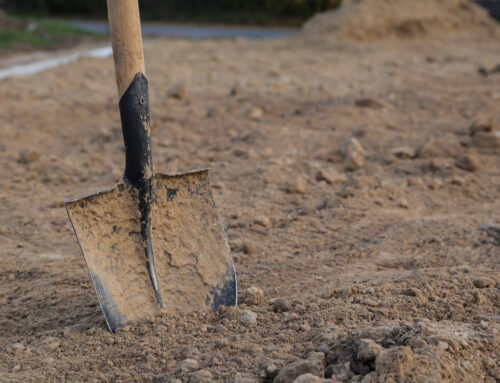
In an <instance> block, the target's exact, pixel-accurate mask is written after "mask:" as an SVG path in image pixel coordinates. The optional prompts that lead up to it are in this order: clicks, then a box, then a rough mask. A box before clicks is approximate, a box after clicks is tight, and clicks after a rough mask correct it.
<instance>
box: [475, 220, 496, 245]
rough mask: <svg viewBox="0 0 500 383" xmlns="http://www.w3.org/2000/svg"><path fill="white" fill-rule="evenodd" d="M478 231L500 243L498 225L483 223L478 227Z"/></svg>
mask: <svg viewBox="0 0 500 383" xmlns="http://www.w3.org/2000/svg"><path fill="white" fill-rule="evenodd" d="M479 231H484V232H485V233H486V234H488V235H489V236H490V237H492V238H495V239H496V240H497V241H499V242H500V225H497V224H495V223H485V224H482V225H481V226H479Z"/></svg>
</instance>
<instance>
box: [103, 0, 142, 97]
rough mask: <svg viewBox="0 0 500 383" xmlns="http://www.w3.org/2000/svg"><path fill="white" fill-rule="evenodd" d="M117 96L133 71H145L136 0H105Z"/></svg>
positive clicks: (132, 75) (130, 77)
mask: <svg viewBox="0 0 500 383" xmlns="http://www.w3.org/2000/svg"><path fill="white" fill-rule="evenodd" d="M107 2H108V18H109V26H110V31H111V42H112V46H113V57H114V61H115V74H116V83H117V85H118V99H121V97H122V96H123V93H125V91H126V90H127V88H128V86H129V85H130V83H131V82H132V80H133V79H134V77H135V75H136V74H137V73H143V74H145V67H144V52H143V48H142V33H141V18H140V16H139V1H138V0H107Z"/></svg>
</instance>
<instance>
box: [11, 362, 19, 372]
mask: <svg viewBox="0 0 500 383" xmlns="http://www.w3.org/2000/svg"><path fill="white" fill-rule="evenodd" d="M20 370H21V365H20V364H16V365H15V366H14V367H12V370H10V371H11V372H17V371H20Z"/></svg>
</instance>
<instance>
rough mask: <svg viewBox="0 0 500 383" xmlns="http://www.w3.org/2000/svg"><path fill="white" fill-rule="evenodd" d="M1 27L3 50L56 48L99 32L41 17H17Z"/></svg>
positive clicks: (0, 35) (93, 35)
mask: <svg viewBox="0 0 500 383" xmlns="http://www.w3.org/2000/svg"><path fill="white" fill-rule="evenodd" d="M9 24H10V25H9V26H7V27H4V28H0V49H1V50H29V49H55V48H60V47H63V46H71V45H73V44H75V43H76V42H79V41H81V40H83V39H86V38H97V36H98V35H97V34H95V33H93V32H88V31H84V30H82V29H79V28H77V27H73V26H70V25H67V24H64V23H62V22H59V21H53V20H48V19H40V18H32V17H30V18H26V17H22V18H15V19H13V20H11V22H10V23H9Z"/></svg>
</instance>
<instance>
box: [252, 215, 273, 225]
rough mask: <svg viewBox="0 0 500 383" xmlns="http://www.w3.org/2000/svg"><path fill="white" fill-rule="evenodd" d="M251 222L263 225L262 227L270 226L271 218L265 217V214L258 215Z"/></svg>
mask: <svg viewBox="0 0 500 383" xmlns="http://www.w3.org/2000/svg"><path fill="white" fill-rule="evenodd" d="M253 223H255V224H257V225H260V226H264V227H270V226H271V220H270V219H269V218H267V217H266V216H265V215H259V216H257V217H255V218H254V219H253Z"/></svg>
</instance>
